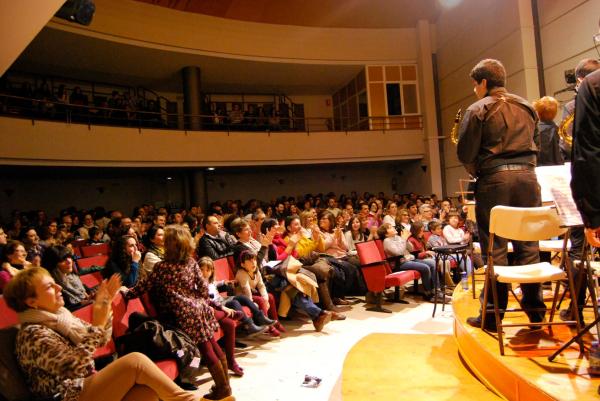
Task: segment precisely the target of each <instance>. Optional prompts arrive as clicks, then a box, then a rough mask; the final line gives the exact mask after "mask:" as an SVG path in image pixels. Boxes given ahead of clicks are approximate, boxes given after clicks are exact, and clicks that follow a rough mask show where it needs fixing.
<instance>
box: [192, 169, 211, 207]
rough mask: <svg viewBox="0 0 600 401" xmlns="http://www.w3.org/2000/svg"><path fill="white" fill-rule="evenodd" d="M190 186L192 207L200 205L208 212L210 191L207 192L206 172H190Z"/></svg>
mask: <svg viewBox="0 0 600 401" xmlns="http://www.w3.org/2000/svg"><path fill="white" fill-rule="evenodd" d="M187 176H188V185H189V187H188V188H189V195H190V206H195V205H200V206H202V209H204V210H206V208H207V207H208V191H207V190H206V173H205V171H204V170H193V171H190V172H188V175H187Z"/></svg>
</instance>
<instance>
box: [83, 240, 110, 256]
mask: <svg viewBox="0 0 600 401" xmlns="http://www.w3.org/2000/svg"><path fill="white" fill-rule="evenodd" d="M109 253H110V244H108V243H105V244H99V245H88V246H82V247H81V255H82V256H83V257H84V258H89V257H90V256H96V255H108V254H109Z"/></svg>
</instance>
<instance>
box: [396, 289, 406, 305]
mask: <svg viewBox="0 0 600 401" xmlns="http://www.w3.org/2000/svg"><path fill="white" fill-rule="evenodd" d="M394 302H397V303H399V304H408V301H405V300H403V299H400V287H399V286H396V287H394Z"/></svg>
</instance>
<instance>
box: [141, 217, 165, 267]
mask: <svg viewBox="0 0 600 401" xmlns="http://www.w3.org/2000/svg"><path fill="white" fill-rule="evenodd" d="M164 245H165V230H164V229H163V228H162V227H160V226H152V228H150V230H148V233H147V235H146V249H147V251H146V255H144V262H143V263H142V271H143V272H144V274H150V273H152V269H153V268H154V265H155V264H157V263H158V262H161V261H163V260H164V259H165V247H164Z"/></svg>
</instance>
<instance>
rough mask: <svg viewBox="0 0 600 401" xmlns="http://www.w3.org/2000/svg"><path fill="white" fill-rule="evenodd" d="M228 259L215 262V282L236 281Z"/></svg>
mask: <svg viewBox="0 0 600 401" xmlns="http://www.w3.org/2000/svg"><path fill="white" fill-rule="evenodd" d="M227 259H228V258H220V259H217V260H214V261H213V263H214V265H215V281H221V280H226V281H229V280H233V279H235V276H234V275H233V271H232V270H231V268H230V267H229V262H228V260H227Z"/></svg>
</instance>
